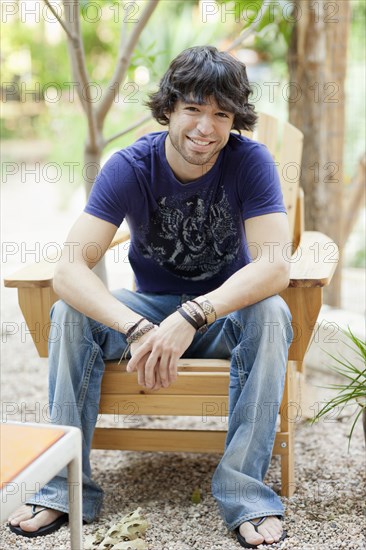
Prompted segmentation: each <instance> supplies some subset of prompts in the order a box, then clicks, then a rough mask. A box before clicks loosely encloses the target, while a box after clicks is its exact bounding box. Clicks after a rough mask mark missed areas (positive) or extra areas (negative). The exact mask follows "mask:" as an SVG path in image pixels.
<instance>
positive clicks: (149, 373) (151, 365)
mask: <svg viewBox="0 0 366 550" xmlns="http://www.w3.org/2000/svg"><path fill="white" fill-rule="evenodd" d="M159 354H160V351H159V350H156V349H155V350H154V349H153V350H152V352H151V353H150V355H149V357H148V359H147V361H146V363H145V386H146V387H147V388H150V389H151V388H152V387H153V386H154V383H155V374H154V371H155V368H156V367H157V365H158V364H159V359H160V357H159Z"/></svg>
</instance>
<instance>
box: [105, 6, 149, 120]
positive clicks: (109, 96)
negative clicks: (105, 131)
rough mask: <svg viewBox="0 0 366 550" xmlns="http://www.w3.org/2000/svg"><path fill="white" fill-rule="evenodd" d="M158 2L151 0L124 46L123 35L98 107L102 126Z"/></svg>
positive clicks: (123, 27) (123, 26)
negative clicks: (111, 74)
mask: <svg viewBox="0 0 366 550" xmlns="http://www.w3.org/2000/svg"><path fill="white" fill-rule="evenodd" d="M158 3H159V0H149V2H148V3H147V6H146V7H145V9H144V11H143V12H142V14H141V16H140V18H139V20H138V22H137V23H135V25H136V26H135V28H134V29H133V31H132V33H131V35H130V37H129V39H128V41H127V43H126V45H125V46H123V44H124V38H123V37H121V42H120V49H119V52H118V62H117V65H116V68H115V71H114V74H113V76H112V78H111V81H110V83H109V85H108V86H107V89H106V92H105V95H104V97H103V98H102V100H101V102H100V105H99V107H98V109H97V121H98V125H99V126H102V123H103V121H104V119H105V117H106V115H107V113H108V111H109V109H110V107H111V105H112V103H113V100H114V99H115V94H116V90H118V89H119V87H120V85H121V83H122V82H123V80H124V77H125V75H126V71H127V69H128V65H129V62H130V59H131V56H132V53H133V50H134V48H135V46H136V43H137V41H138V39H139V37H140V34H141V33H142V31H143V29H144V28H145V26H146V23H147V22H148V20H149V18H150V17H151V15H152V13H153V11H154V10H155V8H156V7H157V5H158ZM122 30H123V31H124V30H125V25H122Z"/></svg>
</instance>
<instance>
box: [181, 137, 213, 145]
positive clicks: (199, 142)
mask: <svg viewBox="0 0 366 550" xmlns="http://www.w3.org/2000/svg"><path fill="white" fill-rule="evenodd" d="M187 137H188V139H189V140H190V141H192V143H194V144H195V145H199V146H200V147H208V145H211V143H214V142H213V141H202V140H200V139H195V138H191V137H189V136H187Z"/></svg>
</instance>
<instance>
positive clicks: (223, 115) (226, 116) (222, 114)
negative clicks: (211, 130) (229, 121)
mask: <svg viewBox="0 0 366 550" xmlns="http://www.w3.org/2000/svg"><path fill="white" fill-rule="evenodd" d="M217 115H218V116H219V117H222V118H229V116H228V115H227V114H226V113H217Z"/></svg>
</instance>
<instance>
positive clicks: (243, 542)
mask: <svg viewBox="0 0 366 550" xmlns="http://www.w3.org/2000/svg"><path fill="white" fill-rule="evenodd" d="M267 517H268V516H263V517H262V518H261V519H260V520H259V521H257V522H255V521H252V520H251V519H249V520H248V521H249V523H251V524H252V525H253V527H254V529H255V530H256V531H257V533H258V529H257V527H259V526H260V525H261V524H262V523H263V522H264V521H265V520H266V519H267ZM235 533H236V538H237V539H238V542H239V544H240V546H242V547H243V548H258V546H260V545H261V544H263V545H265V546H270V545H271V544H277V543H278V542H281V541H282V540H284V539H285V538H286V537H287V531H282V535H281V537H280V538H279V540H277V541H276V542H271V543H268V542H264V541H263V542H260V543H259V544H249V542H247V541H246V540H245V538H244V537H243V535H241V533H240V531H239V527H237V528H236V529H235Z"/></svg>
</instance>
